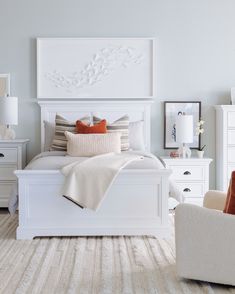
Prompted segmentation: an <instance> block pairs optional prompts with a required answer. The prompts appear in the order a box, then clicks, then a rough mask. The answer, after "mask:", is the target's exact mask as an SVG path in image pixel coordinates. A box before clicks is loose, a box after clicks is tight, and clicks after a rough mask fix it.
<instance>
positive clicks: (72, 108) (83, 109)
mask: <svg viewBox="0 0 235 294" xmlns="http://www.w3.org/2000/svg"><path fill="white" fill-rule="evenodd" d="M152 103H153V100H152V99H149V100H146V99H145V100H141V99H136V100H134V99H132V100H125V101H124V100H107V99H106V100H105V101H104V100H97V99H96V100H73V101H66V100H61V99H60V100H59V101H58V100H57V101H55V100H53V101H52V100H46V99H43V100H38V104H39V105H40V107H41V151H44V143H45V128H44V121H48V122H50V123H53V124H54V122H55V115H56V113H58V114H60V115H62V116H64V117H65V118H66V119H68V120H74V121H76V120H77V119H78V118H80V117H82V116H84V115H90V116H92V115H99V116H100V117H102V118H103V117H104V118H106V119H107V120H108V121H110V122H112V121H115V120H116V119H118V118H119V117H121V116H122V115H124V114H128V115H129V117H130V121H139V120H143V122H144V140H145V146H146V150H147V151H150V147H151V140H150V130H151V105H152Z"/></svg>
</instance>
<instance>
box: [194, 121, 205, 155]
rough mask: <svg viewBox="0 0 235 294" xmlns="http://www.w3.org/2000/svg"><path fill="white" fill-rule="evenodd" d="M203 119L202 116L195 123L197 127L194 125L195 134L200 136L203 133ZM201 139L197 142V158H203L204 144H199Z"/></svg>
mask: <svg viewBox="0 0 235 294" xmlns="http://www.w3.org/2000/svg"><path fill="white" fill-rule="evenodd" d="M204 123H205V122H204V120H202V118H200V119H199V121H198V123H197V127H196V135H198V136H202V134H204V128H203V125H204ZM201 142H202V141H201V140H200V142H199V147H198V150H197V156H198V157H199V158H203V156H204V148H205V147H206V145H203V146H201Z"/></svg>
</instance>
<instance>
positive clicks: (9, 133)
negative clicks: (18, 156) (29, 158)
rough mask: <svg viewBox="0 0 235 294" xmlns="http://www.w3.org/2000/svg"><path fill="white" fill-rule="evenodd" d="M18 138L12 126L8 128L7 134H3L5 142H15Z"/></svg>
mask: <svg viewBox="0 0 235 294" xmlns="http://www.w3.org/2000/svg"><path fill="white" fill-rule="evenodd" d="M15 138H16V133H15V131H14V130H13V129H11V128H10V126H7V127H6V129H5V133H4V134H3V140H14V139H15Z"/></svg>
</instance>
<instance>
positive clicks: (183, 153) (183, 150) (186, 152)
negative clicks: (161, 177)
mask: <svg viewBox="0 0 235 294" xmlns="http://www.w3.org/2000/svg"><path fill="white" fill-rule="evenodd" d="M178 153H179V156H180V157H183V158H186V157H188V158H190V157H191V154H192V152H191V149H190V148H189V147H188V146H187V145H186V144H185V143H183V144H182V146H180V147H179V149H178Z"/></svg>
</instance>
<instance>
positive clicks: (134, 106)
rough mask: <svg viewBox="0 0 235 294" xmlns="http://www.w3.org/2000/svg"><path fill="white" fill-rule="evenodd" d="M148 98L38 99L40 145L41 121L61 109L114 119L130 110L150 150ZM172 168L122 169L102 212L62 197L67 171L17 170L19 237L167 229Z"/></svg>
mask: <svg viewBox="0 0 235 294" xmlns="http://www.w3.org/2000/svg"><path fill="white" fill-rule="evenodd" d="M151 103H152V101H150V100H131V101H123V100H121V101H110V100H109V101H107V100H106V101H97V100H95V101H94V100H93V101H87V100H86V101H48V100H43V101H39V104H40V106H41V136H42V138H41V142H42V145H41V148H42V150H43V148H44V124H43V121H44V120H47V121H49V122H54V118H55V114H56V113H59V114H61V115H63V116H64V117H66V118H67V119H74V120H76V118H78V117H81V116H83V115H85V114H91V113H94V114H99V115H101V116H102V117H107V119H108V120H110V121H111V120H115V119H117V118H118V117H120V116H121V115H123V114H129V116H130V120H131V121H137V120H143V121H144V138H145V145H146V150H150V106H151ZM170 173H171V172H170V170H167V169H160V170H152V169H149V170H128V169H124V170H122V171H121V173H120V175H119V176H118V177H117V179H116V180H115V182H114V184H113V186H112V187H111V189H110V192H109V194H108V195H107V197H106V199H105V201H104V202H103V204H102V206H101V207H100V209H99V210H98V212H93V211H91V210H88V209H83V210H82V209H80V208H79V207H77V206H76V205H74V204H73V203H71V202H70V201H68V200H67V199H65V198H64V197H62V196H61V193H60V189H61V186H62V183H63V180H64V178H63V175H62V174H61V173H60V171H58V170H18V171H16V172H15V174H16V176H17V177H18V182H19V226H18V228H17V239H32V238H33V237H36V236H88V235H93V236H98V235H155V236H166V235H167V234H168V192H169V189H168V186H169V185H168V178H169V175H170Z"/></svg>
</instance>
